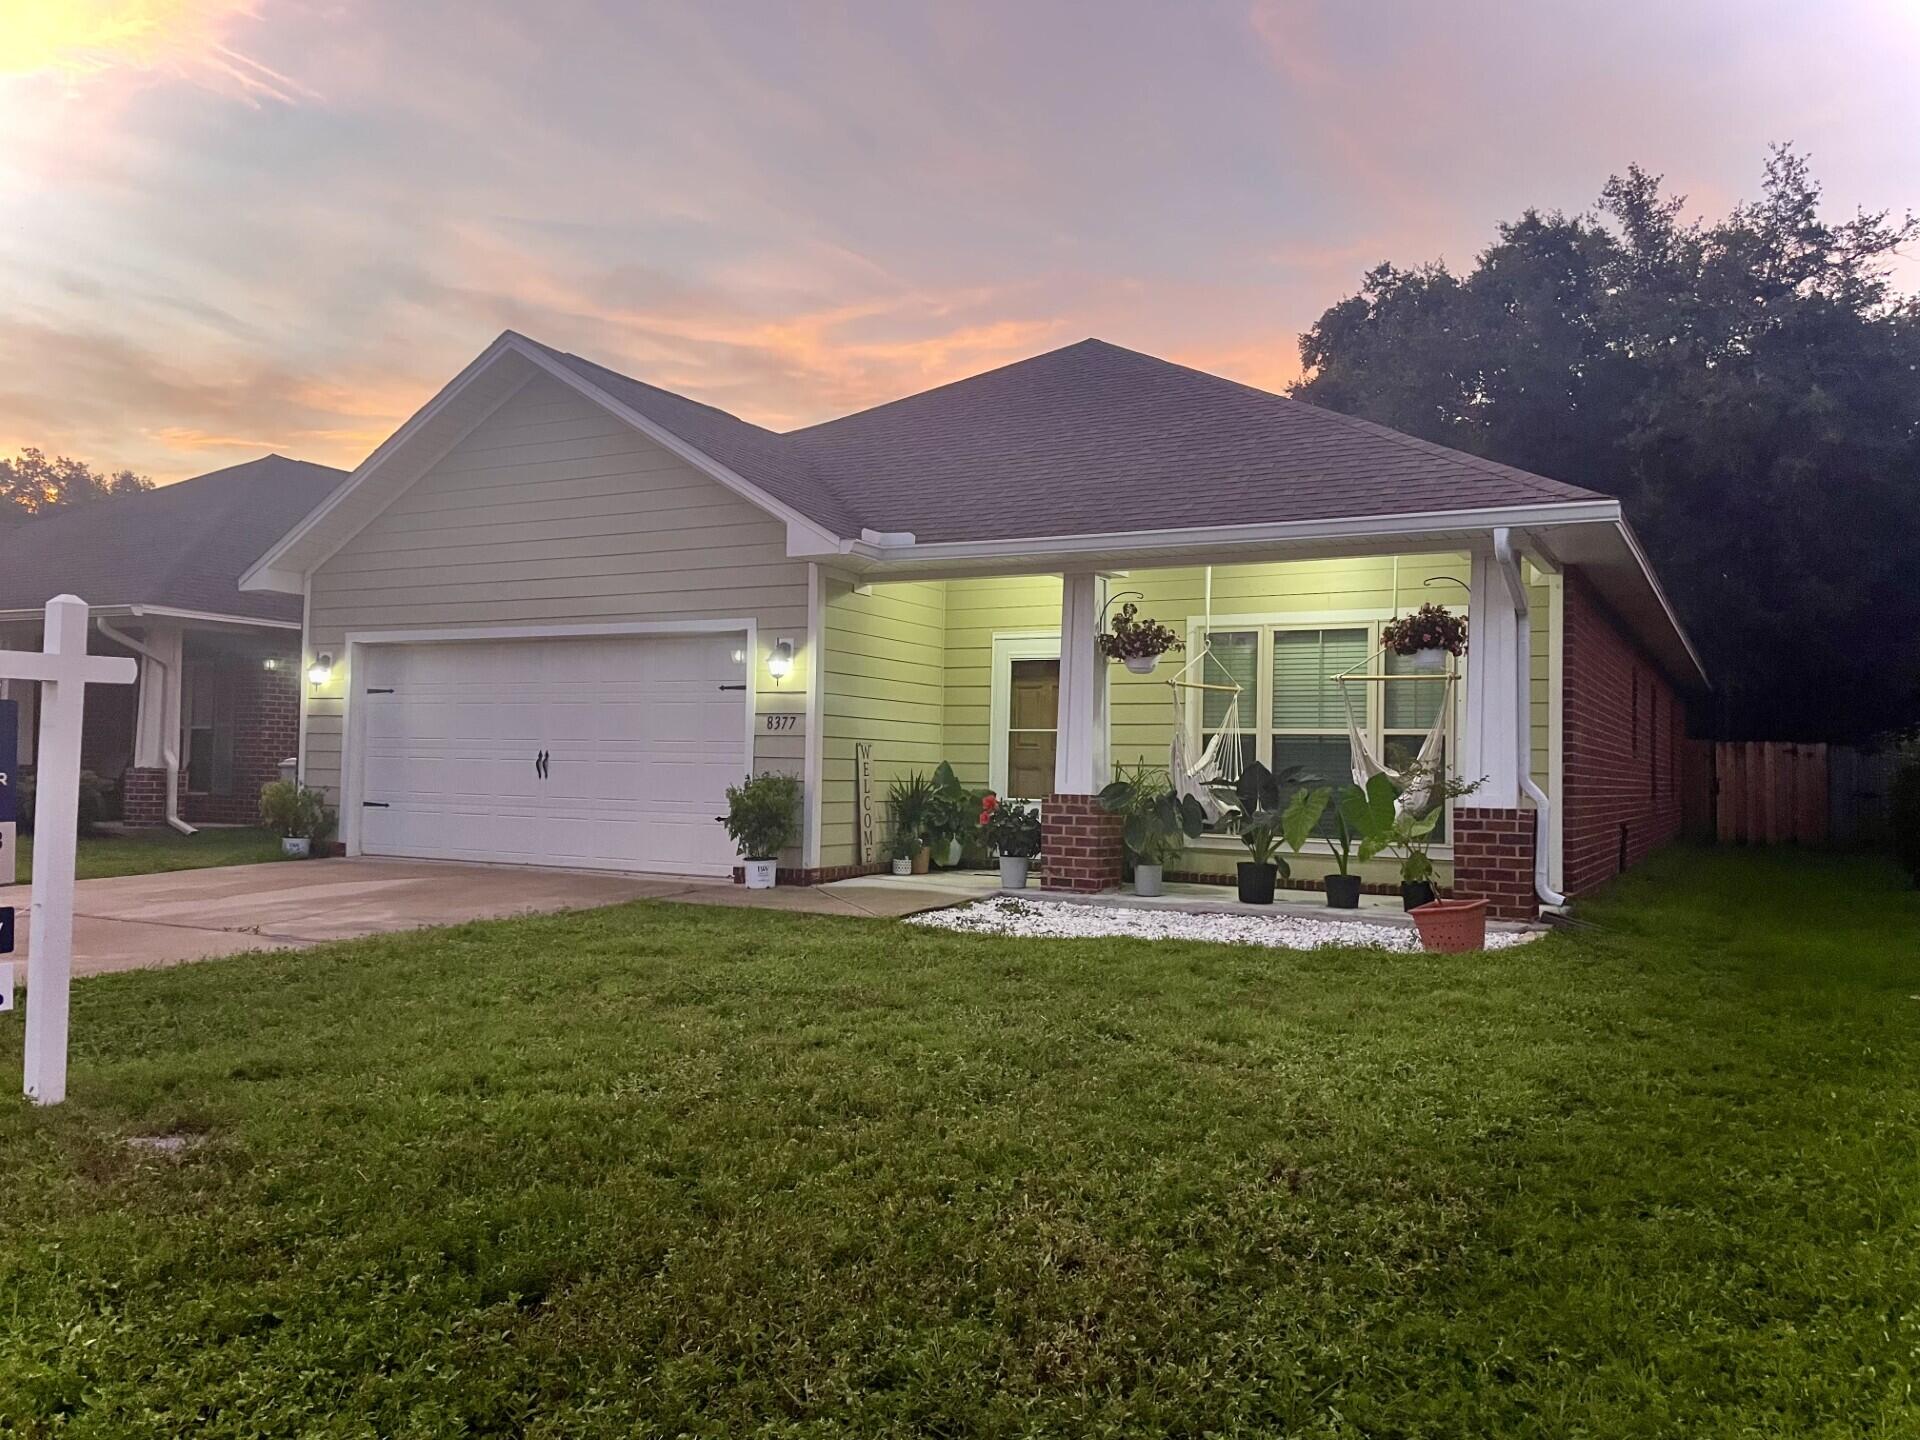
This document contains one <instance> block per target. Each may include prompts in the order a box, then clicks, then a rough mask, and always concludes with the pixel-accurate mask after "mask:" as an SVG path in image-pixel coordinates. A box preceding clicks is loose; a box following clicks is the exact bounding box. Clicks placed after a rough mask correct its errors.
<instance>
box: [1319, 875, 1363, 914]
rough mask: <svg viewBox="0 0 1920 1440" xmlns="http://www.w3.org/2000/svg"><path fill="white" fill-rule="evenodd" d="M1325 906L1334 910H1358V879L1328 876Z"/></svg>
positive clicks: (1348, 876) (1347, 876)
mask: <svg viewBox="0 0 1920 1440" xmlns="http://www.w3.org/2000/svg"><path fill="white" fill-rule="evenodd" d="M1326 885H1327V904H1328V906H1329V907H1330V908H1332V909H1335V910H1358V909H1359V908H1360V877H1359V876H1358V875H1329V876H1327V880H1326Z"/></svg>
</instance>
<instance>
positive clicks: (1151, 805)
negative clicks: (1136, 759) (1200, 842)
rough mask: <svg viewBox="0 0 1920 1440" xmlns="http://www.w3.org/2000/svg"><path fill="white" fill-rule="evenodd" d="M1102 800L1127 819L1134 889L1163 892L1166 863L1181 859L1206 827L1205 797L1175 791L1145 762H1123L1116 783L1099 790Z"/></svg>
mask: <svg viewBox="0 0 1920 1440" xmlns="http://www.w3.org/2000/svg"><path fill="white" fill-rule="evenodd" d="M1100 805H1101V807H1102V808H1103V809H1105V810H1106V811H1108V812H1109V813H1111V814H1114V815H1120V816H1124V817H1125V819H1126V829H1125V831H1124V832H1123V834H1124V838H1125V841H1126V846H1127V853H1128V854H1130V855H1131V856H1132V857H1133V893H1134V894H1136V895H1139V896H1142V897H1152V896H1156V895H1161V894H1164V893H1165V887H1164V881H1165V875H1166V865H1167V862H1168V861H1170V860H1177V859H1179V858H1180V854H1181V852H1182V851H1184V850H1185V849H1186V848H1187V841H1189V840H1197V839H1199V838H1200V836H1201V834H1202V833H1204V831H1205V830H1206V823H1207V817H1206V812H1205V811H1204V810H1202V809H1201V808H1200V802H1199V801H1197V800H1195V799H1194V798H1193V797H1192V796H1190V795H1185V796H1180V795H1175V794H1174V793H1173V783H1172V781H1171V780H1169V779H1168V778H1167V772H1166V771H1164V770H1161V769H1158V768H1155V767H1149V766H1148V765H1147V764H1146V762H1145V761H1142V762H1141V763H1140V764H1138V765H1136V766H1134V767H1133V768H1132V769H1131V770H1128V769H1127V768H1125V767H1124V766H1122V767H1120V769H1119V770H1118V772H1117V774H1116V775H1115V778H1114V781H1113V783H1112V784H1111V785H1109V786H1107V787H1106V789H1104V790H1102V791H1101V792H1100Z"/></svg>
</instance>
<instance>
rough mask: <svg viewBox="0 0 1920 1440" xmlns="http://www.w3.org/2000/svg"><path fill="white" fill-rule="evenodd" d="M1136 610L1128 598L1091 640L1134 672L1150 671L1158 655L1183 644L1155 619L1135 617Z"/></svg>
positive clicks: (1182, 646) (1137, 609) (1145, 672)
mask: <svg viewBox="0 0 1920 1440" xmlns="http://www.w3.org/2000/svg"><path fill="white" fill-rule="evenodd" d="M1139 613H1140V607H1139V606H1137V605H1135V604H1134V603H1133V602H1132V601H1131V600H1129V601H1128V602H1127V603H1126V604H1124V605H1122V606H1121V607H1120V611H1119V613H1118V614H1117V615H1115V616H1114V617H1113V619H1112V621H1111V622H1109V624H1108V626H1107V629H1106V631H1105V633H1103V634H1100V635H1096V636H1095V637H1094V640H1093V643H1094V645H1095V646H1096V647H1097V648H1098V649H1099V651H1100V653H1101V654H1102V655H1104V656H1105V657H1106V658H1107V659H1109V660H1120V661H1123V662H1125V664H1126V667H1127V669H1129V670H1131V671H1132V672H1133V673H1134V674H1136V675H1151V674H1152V673H1153V669H1154V666H1156V665H1158V664H1159V663H1160V657H1161V656H1162V655H1164V654H1166V653H1167V652H1168V651H1169V650H1184V649H1186V648H1187V647H1186V646H1185V645H1183V644H1182V643H1181V642H1180V637H1179V636H1178V635H1175V634H1174V633H1173V631H1171V630H1169V629H1168V628H1167V627H1166V626H1164V625H1162V624H1161V623H1160V622H1159V621H1158V620H1152V619H1148V620H1136V619H1135V618H1134V617H1135V616H1136V615H1138V614H1139Z"/></svg>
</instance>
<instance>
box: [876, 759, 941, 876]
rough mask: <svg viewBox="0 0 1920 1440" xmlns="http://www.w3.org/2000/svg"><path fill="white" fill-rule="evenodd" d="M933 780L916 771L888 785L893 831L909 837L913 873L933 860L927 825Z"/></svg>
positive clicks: (930, 812) (931, 808) (925, 868)
mask: <svg viewBox="0 0 1920 1440" xmlns="http://www.w3.org/2000/svg"><path fill="white" fill-rule="evenodd" d="M933 803H934V795H933V781H931V780H929V779H928V778H927V777H926V775H925V774H923V773H922V772H921V771H918V770H915V771H913V772H911V773H910V774H907V775H901V776H898V777H896V778H895V780H894V782H893V784H892V785H890V786H888V787H887V808H888V809H889V810H891V811H892V812H893V833H894V834H895V835H896V836H905V837H908V838H910V839H912V840H913V841H914V842H915V844H914V850H913V873H914V874H915V875H924V874H926V873H927V869H928V866H929V863H930V862H931V860H932V849H931V846H930V844H929V836H928V834H927V825H928V822H929V820H930V819H931V818H932V810H933Z"/></svg>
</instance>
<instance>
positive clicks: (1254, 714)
mask: <svg viewBox="0 0 1920 1440" xmlns="http://www.w3.org/2000/svg"><path fill="white" fill-rule="evenodd" d="M1329 548H1330V547H1319V546H1314V547H1303V546H1299V545H1294V546H1289V547H1286V548H1284V549H1277V548H1276V549H1272V550H1269V551H1267V552H1266V553H1264V554H1262V553H1247V552H1244V551H1237V550H1234V549H1232V548H1223V549H1221V550H1219V551H1218V552H1216V554H1217V558H1207V557H1206V556H1204V555H1197V556H1193V557H1191V563H1186V562H1187V560H1188V557H1181V558H1182V561H1183V563H1179V564H1153V565H1141V564H1126V565H1122V564H1118V563H1113V564H1101V565H1089V566H1087V567H1086V568H1076V569H1071V570H1069V569H1063V570H1061V571H1060V572H1058V573H1047V574H1034V573H1015V574H1004V573H1003V574H945V575H930V576H927V577H924V578H913V579H898V580H881V579H875V580H873V581H872V582H871V583H869V582H866V581H864V580H862V579H861V578H860V577H857V576H851V575H848V576H836V575H833V574H831V573H829V574H827V575H826V576H825V577H824V580H823V584H822V593H821V595H820V602H819V611H820V623H819V640H820V645H821V650H820V656H821V667H822V675H821V680H820V699H819V725H820V734H821V753H820V760H819V765H820V777H819V784H818V785H817V786H816V787H812V788H813V795H812V797H811V801H810V805H811V807H812V808H813V813H811V814H810V816H809V819H810V821H811V823H810V825H809V827H808V830H809V849H810V850H811V851H812V852H813V853H812V854H810V855H809V856H808V857H807V862H806V863H807V868H809V869H811V870H812V871H813V872H814V873H815V874H816V875H819V876H821V877H823V878H825V877H831V876H836V875H839V876H845V875H848V874H857V873H861V872H866V871H871V870H873V869H875V868H883V867H884V865H885V863H886V860H887V854H886V851H885V847H886V839H887V834H886V831H887V823H888V817H887V812H886V802H887V795H888V790H889V788H890V786H891V785H892V784H893V783H894V782H895V781H897V780H900V779H903V778H906V777H910V776H912V775H914V774H916V773H918V774H926V773H930V772H931V771H932V770H933V769H934V768H935V767H936V766H938V765H939V764H940V763H941V761H943V760H944V761H946V762H947V763H949V764H950V765H952V767H953V769H954V771H955V772H956V774H957V775H958V776H959V777H960V779H961V781H962V782H963V783H964V784H965V785H966V786H968V787H970V788H972V789H975V790H992V791H993V792H995V793H996V794H998V795H1001V796H1003V797H1008V798H1017V799H1022V800H1028V801H1032V802H1035V803H1037V804H1038V805H1039V806H1040V808H1041V812H1042V817H1043V828H1044V832H1045V843H1044V845H1043V852H1044V855H1045V871H1044V879H1043V880H1037V881H1036V884H1044V885H1045V886H1046V887H1047V888H1049V889H1053V890H1058V891H1062V892H1069V893H1076V894H1081V895H1094V894H1099V893H1101V892H1104V891H1109V890H1113V889H1115V888H1117V887H1119V886H1121V885H1122V884H1124V883H1125V882H1126V880H1127V878H1128V870H1129V866H1128V861H1127V856H1126V853H1125V849H1124V846H1123V844H1122V842H1121V839H1120V828H1121V827H1120V822H1119V820H1118V819H1117V817H1114V816H1112V815H1109V814H1108V813H1106V811H1105V810H1104V809H1103V808H1102V807H1101V806H1100V805H1099V803H1098V801H1097V800H1096V798H1095V797H1096V796H1097V795H1098V794H1099V792H1100V790H1101V789H1102V788H1103V787H1104V786H1105V785H1106V784H1107V783H1108V781H1109V780H1110V779H1112V778H1113V776H1114V775H1115V773H1116V770H1119V771H1125V770H1129V769H1131V768H1133V767H1146V768H1147V769H1158V770H1160V771H1163V772H1164V771H1166V770H1167V768H1168V765H1169V757H1170V750H1171V748H1172V741H1173V738H1174V735H1175V733H1176V731H1177V730H1179V731H1181V732H1182V733H1183V735H1184V738H1185V741H1186V750H1187V753H1188V755H1189V756H1192V755H1197V754H1199V753H1200V752H1201V751H1202V750H1203V749H1204V747H1205V746H1206V745H1207V743H1208V742H1209V741H1210V740H1211V739H1212V738H1213V737H1214V736H1216V735H1220V734H1222V733H1223V732H1224V731H1225V730H1227V729H1228V727H1229V725H1230V724H1231V725H1232V726H1233V728H1234V729H1235V730H1236V731H1237V735H1236V738H1237V740H1238V743H1239V746H1240V747H1241V754H1242V755H1243V757H1244V758H1245V759H1247V760H1252V759H1258V760H1260V761H1261V762H1262V763H1263V764H1265V765H1267V766H1269V767H1270V768H1271V769H1273V770H1274V771H1275V772H1276V773H1282V772H1286V771H1288V770H1290V769H1294V770H1297V771H1299V772H1302V773H1304V774H1306V775H1307V776H1310V777H1313V778H1314V780H1315V781H1317V783H1320V784H1327V785H1336V786H1337V785H1341V784H1348V783H1351V781H1350V776H1351V770H1352V755H1353V731H1355V730H1357V731H1358V732H1359V734H1360V736H1361V738H1362V740H1363V741H1364V742H1365V744H1366V745H1367V747H1368V748H1369V749H1370V750H1371V751H1372V752H1373V753H1374V754H1375V755H1377V756H1379V757H1382V758H1384V759H1385V760H1386V761H1388V762H1389V763H1391V764H1393V765H1395V766H1396V767H1398V766H1400V765H1404V764H1405V763H1406V762H1407V761H1408V760H1410V759H1411V758H1412V757H1413V755H1414V754H1415V753H1416V752H1417V751H1418V750H1419V749H1420V746H1421V744H1422V742H1423V740H1424V739H1425V738H1426V737H1427V735H1428V734H1429V732H1430V731H1431V730H1432V728H1433V727H1434V726H1435V724H1436V722H1437V723H1438V725H1439V728H1440V731H1441V733H1442V737H1443V746H1442V749H1441V757H1442V759H1441V763H1442V764H1443V765H1444V767H1445V768H1446V769H1447V770H1448V771H1449V772H1450V773H1452V774H1454V775H1457V776H1461V777H1464V778H1466V779H1468V780H1478V781H1480V784H1479V787H1478V789H1477V790H1476V791H1475V792H1474V794H1473V795H1472V797H1471V798H1470V799H1469V800H1466V801H1462V802H1461V803H1459V804H1456V805H1453V806H1450V807H1447V809H1446V811H1445V813H1443V814H1442V815H1441V816H1440V817H1439V820H1438V823H1437V825H1436V829H1435V832H1434V843H1433V845H1432V858H1433V860H1434V862H1435V865H1436V871H1437V880H1438V882H1439V884H1440V886H1441V887H1442V888H1443V890H1445V889H1451V890H1455V891H1459V892H1461V893H1469V894H1474V895H1483V896H1485V897H1486V898H1488V899H1489V901H1490V902H1492V905H1491V908H1492V910H1493V912H1494V913H1495V914H1496V915H1498V916H1504V917H1508V918H1513V919H1520V918H1526V917H1530V916H1531V915H1533V914H1534V913H1535V912H1536V910H1537V907H1538V903H1539V901H1540V900H1541V899H1542V897H1553V896H1556V890H1555V882H1556V878H1557V876H1556V867H1557V865H1558V831H1557V827H1556V825H1555V812H1554V806H1553V799H1554V797H1555V796H1556V795H1557V794H1558V793H1559V791H1560V788H1561V784H1562V777H1561V775H1560V745H1559V718H1560V717H1559V698H1558V697H1559V694H1560V687H1559V676H1558V670H1559V664H1560V656H1561V649H1562V628H1561V627H1562V586H1561V566H1560V565H1559V564H1558V563H1557V562H1556V561H1555V560H1554V559H1553V558H1552V556H1551V554H1550V553H1549V552H1548V551H1547V550H1546V549H1545V547H1543V546H1538V545H1534V544H1532V543H1530V542H1529V539H1528V537H1524V536H1518V535H1515V534H1513V533H1511V532H1508V531H1504V530H1502V531H1498V532H1496V531H1492V530H1489V531H1486V532H1480V533H1475V532H1455V533H1451V534H1449V535H1447V536H1445V537H1443V538H1442V537H1434V538H1431V539H1428V540H1425V541H1423V542H1421V543H1420V544H1418V545H1415V544H1408V543H1405V542H1401V543H1395V541H1394V540H1393V539H1388V538H1383V539H1382V540H1381V541H1380V542H1378V543H1377V544H1376V545H1374V546H1372V547H1365V546H1358V545H1352V544H1348V545H1344V546H1342V547H1340V550H1339V553H1328V549H1329ZM1128 599H1130V600H1131V601H1132V603H1134V604H1135V605H1136V606H1138V608H1139V611H1140V614H1141V616H1142V617H1143V618H1145V617H1151V618H1153V619H1155V620H1157V621H1158V622H1159V623H1161V624H1163V625H1166V626H1168V627H1169V628H1171V629H1172V630H1174V631H1175V633H1176V634H1177V635H1178V636H1180V638H1181V640H1182V643H1183V645H1184V647H1185V648H1184V650H1182V651H1180V652H1177V653H1174V654H1171V655H1168V656H1166V657H1165V658H1163V660H1162V661H1161V663H1160V665H1159V666H1158V668H1157V669H1156V670H1155V671H1154V672H1153V673H1152V674H1144V675H1142V674H1134V673H1130V672H1129V671H1128V670H1126V669H1124V668H1123V667H1121V666H1119V665H1117V664H1113V663H1110V662H1108V661H1106V660H1104V659H1102V658H1100V657H1099V655H1098V654H1097V653H1096V650H1095V644H1094V639H1095V636H1096V635H1097V634H1099V633H1100V631H1101V629H1102V628H1103V625H1104V624H1105V623H1106V619H1107V617H1108V616H1109V615H1110V613H1111V611H1112V610H1114V609H1117V608H1118V605H1119V604H1120V603H1122V602H1123V601H1124V600H1128ZM1429 602H1438V603H1442V604H1445V605H1446V606H1447V607H1448V608H1450V609H1452V610H1454V611H1455V612H1456V613H1462V614H1465V615H1467V616H1468V617H1469V618H1470V621H1471V623H1472V625H1473V641H1472V648H1471V653H1470V655H1469V656H1468V657H1465V658H1463V659H1462V660H1461V661H1459V662H1458V663H1457V664H1456V665H1455V666H1454V667H1453V675H1452V682H1451V683H1450V684H1439V685H1435V684H1427V683H1421V682H1418V681H1417V680H1416V677H1414V676H1413V675H1412V674H1411V673H1407V672H1405V671H1404V668H1403V667H1402V666H1401V663H1400V661H1399V659H1398V657H1394V656H1391V655H1383V654H1382V653H1381V651H1382V646H1381V641H1380V633H1381V627H1382V626H1384V625H1385V624H1386V623H1387V622H1388V621H1390V620H1391V619H1392V618H1394V617H1395V616H1396V615H1400V614H1405V613H1408V612H1410V611H1412V610H1414V609H1417V608H1418V607H1419V606H1420V605H1422V604H1425V603H1429ZM1342 674H1350V675H1357V676H1367V677H1371V678H1370V680H1369V681H1368V682H1367V683H1348V682H1346V681H1339V680H1336V678H1335V677H1336V676H1340V675H1342ZM1201 677H1204V679H1205V681H1206V683H1207V685H1208V688H1206V689H1204V690H1187V691H1183V692H1181V693H1178V694H1176V692H1175V689H1174V687H1173V686H1172V685H1170V684H1169V682H1170V681H1179V680H1182V679H1185V680H1193V679H1198V678H1201ZM1541 817H1545V818H1544V823H1543V821H1542V818H1541ZM1336 833H1337V827H1336V824H1335V822H1334V820H1333V819H1332V817H1331V814H1329V816H1327V817H1326V818H1324V819H1323V821H1322V823H1321V825H1320V826H1319V827H1317V829H1316V831H1315V833H1314V835H1313V837H1312V838H1310V839H1309V840H1308V841H1307V842H1306V844H1305V845H1304V846H1303V847H1302V849H1301V851H1300V852H1299V853H1297V854H1292V855H1289V856H1288V857H1287V858H1288V860H1289V861H1290V864H1291V869H1292V877H1291V880H1283V881H1282V882H1281V883H1282V886H1283V888H1292V889H1294V890H1295V891H1296V892H1297V894H1296V896H1295V897H1294V898H1295V899H1296V901H1297V902H1298V903H1304V904H1308V905H1314V906H1317V905H1319V904H1321V903H1322V902H1320V901H1319V899H1318V898H1317V896H1316V895H1315V893H1314V892H1316V891H1317V890H1319V888H1320V887H1321V885H1322V883H1323V877H1324V876H1326V875H1327V874H1329V873H1332V872H1334V871H1335V870H1336V869H1337V863H1336V860H1335V850H1336ZM1536 846H1538V847H1539V854H1540V857H1541V863H1540V864H1539V866H1538V870H1537V873H1536V863H1535V859H1536ZM1245 856H1246V851H1245V849H1244V848H1243V847H1242V845H1241V844H1240V842H1239V841H1238V840H1237V839H1235V838H1234V837H1233V836H1232V835H1230V834H1226V833H1219V832H1214V831H1210V832H1209V833H1207V834H1204V835H1203V836H1202V837H1201V838H1199V839H1197V840H1193V841H1191V842H1190V843H1188V844H1187V846H1186V847H1185V849H1184V851H1183V852H1182V853H1181V855H1180V856H1179V858H1178V860H1177V862H1170V863H1169V864H1168V866H1167V878H1168V880H1169V881H1170V882H1171V887H1170V888H1173V887H1178V889H1177V890H1176V900H1186V899H1191V900H1192V902H1193V903H1195V904H1203V903H1212V904H1218V903H1220V902H1221V899H1222V896H1223V893H1224V894H1229V895H1230V892H1222V891H1221V889H1220V888H1219V887H1220V886H1221V885H1223V884H1230V883H1231V881H1232V878H1233V874H1234V869H1235V866H1236V864H1237V863H1238V862H1239V861H1240V860H1242V859H1244V858H1245ZM1350 868H1351V869H1352V870H1353V871H1354V872H1355V873H1357V874H1358V875H1359V876H1360V879H1361V881H1362V883H1363V888H1364V889H1365V890H1366V891H1367V892H1368V898H1367V900H1366V901H1365V902H1364V903H1368V904H1373V905H1379V906H1384V907H1395V908H1397V906H1398V889H1399V872H1398V865H1397V862H1395V861H1393V860H1390V859H1387V858H1384V857H1383V858H1379V859H1375V860H1372V861H1369V862H1366V863H1364V864H1362V863H1359V862H1357V861H1356V862H1354V863H1353V864H1352V865H1351V867H1350ZM874 883H883V882H874ZM1186 887H1191V888H1192V892H1193V893H1192V894H1191V895H1190V896H1188V895H1186V894H1184V893H1180V892H1183V891H1184V890H1185V889H1186ZM1389 897H1391V898H1389ZM1318 913H1324V910H1321V911H1319V912H1318Z"/></svg>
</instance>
